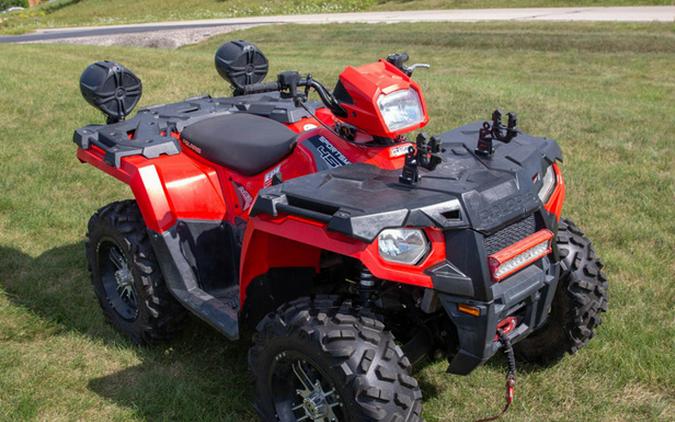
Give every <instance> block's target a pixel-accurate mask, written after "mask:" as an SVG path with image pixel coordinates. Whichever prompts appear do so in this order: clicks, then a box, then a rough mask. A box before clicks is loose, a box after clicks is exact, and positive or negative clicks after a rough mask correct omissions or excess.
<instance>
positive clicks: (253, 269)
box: [240, 216, 445, 305]
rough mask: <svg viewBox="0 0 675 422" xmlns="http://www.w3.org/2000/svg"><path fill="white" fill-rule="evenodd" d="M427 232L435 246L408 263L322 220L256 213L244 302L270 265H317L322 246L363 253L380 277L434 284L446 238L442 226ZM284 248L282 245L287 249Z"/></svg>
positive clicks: (244, 266) (249, 230) (244, 256)
mask: <svg viewBox="0 0 675 422" xmlns="http://www.w3.org/2000/svg"><path fill="white" fill-rule="evenodd" d="M425 232H426V235H427V237H428V239H429V241H430V243H431V251H430V252H429V254H427V256H426V257H424V259H423V260H422V262H420V263H419V264H417V265H403V264H395V263H392V262H388V261H385V260H383V259H382V258H381V257H380V255H379V253H378V244H377V240H376V241H375V242H372V243H365V242H363V241H361V240H358V239H355V238H352V237H348V236H345V235H342V234H339V233H335V232H330V231H328V230H327V229H326V225H325V224H323V223H320V222H317V221H314V220H309V219H305V218H302V217H297V216H280V217H277V218H270V217H267V216H259V217H258V216H256V217H253V218H251V219H250V220H249V224H248V226H247V227H246V234H245V236H244V247H243V250H242V253H241V267H240V268H241V270H240V295H241V303H242V305H243V304H244V303H245V301H246V289H247V287H248V285H249V284H250V283H251V281H253V280H254V279H255V277H257V276H260V275H263V274H265V273H267V272H268V271H269V269H270V268H275V267H293V266H298V267H308V268H315V269H317V271H318V269H319V259H320V256H321V251H322V250H323V251H330V252H335V253H337V254H339V255H344V256H348V257H352V258H356V259H358V260H359V261H361V262H362V263H363V265H365V266H366V267H367V268H368V270H370V272H371V273H373V275H374V276H375V277H377V278H379V279H382V280H388V281H394V282H399V283H405V284H411V285H414V286H419V287H425V288H431V287H433V285H432V281H431V277H430V276H429V275H427V274H425V271H426V270H427V269H428V268H430V267H432V266H434V265H436V264H438V263H439V262H441V261H443V260H444V259H445V240H444V238H443V234H442V232H441V231H440V230H436V229H427V230H425ZM279 251H283V255H282V254H280V253H279Z"/></svg>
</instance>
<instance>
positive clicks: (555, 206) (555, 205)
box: [544, 163, 565, 221]
mask: <svg viewBox="0 0 675 422" xmlns="http://www.w3.org/2000/svg"><path fill="white" fill-rule="evenodd" d="M553 170H554V171H555V177H556V186H555V189H554V190H553V193H552V194H551V197H550V198H549V199H548V202H546V204H545V205H544V208H546V211H548V212H550V213H552V214H555V216H556V218H557V219H558V221H560V216H561V215H562V208H563V203H564V202H565V179H564V178H563V175H562V171H560V167H559V166H558V163H553Z"/></svg>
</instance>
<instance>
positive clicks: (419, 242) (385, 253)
mask: <svg viewBox="0 0 675 422" xmlns="http://www.w3.org/2000/svg"><path fill="white" fill-rule="evenodd" d="M377 244H378V249H379V251H380V256H381V257H382V259H384V260H386V261H390V262H397V263H400V264H409V265H414V264H417V263H418V262H419V261H420V260H421V259H422V258H423V257H424V255H426V254H427V252H429V242H427V238H426V236H425V235H424V233H423V232H422V230H417V229H386V230H382V231H381V232H380V234H379V236H378V237H377Z"/></svg>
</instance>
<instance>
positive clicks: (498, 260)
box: [488, 229, 553, 282]
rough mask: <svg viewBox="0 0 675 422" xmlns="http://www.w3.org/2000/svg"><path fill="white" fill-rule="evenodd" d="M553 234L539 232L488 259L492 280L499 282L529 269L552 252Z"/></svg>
mask: <svg viewBox="0 0 675 422" xmlns="http://www.w3.org/2000/svg"><path fill="white" fill-rule="evenodd" d="M551 239H553V232H552V231H550V230H547V229H543V230H539V231H538V232H536V233H534V234H533V235H531V236H528V237H526V238H525V239H523V240H520V241H518V242H516V243H514V244H513V245H511V246H509V247H507V248H504V249H502V250H501V251H499V252H496V253H494V254H492V255H490V256H489V257H488V265H489V266H490V272H491V273H492V279H493V280H494V281H495V282H497V281H501V280H503V279H505V278H506V277H508V276H510V275H511V274H513V273H515V272H516V271H518V270H520V269H522V268H524V267H527V266H528V265H530V264H532V263H533V262H535V261H537V260H539V259H541V258H543V257H545V256H546V255H548V254H549V253H550V252H551Z"/></svg>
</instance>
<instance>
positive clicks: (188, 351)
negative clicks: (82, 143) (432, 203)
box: [0, 242, 255, 421]
mask: <svg viewBox="0 0 675 422" xmlns="http://www.w3.org/2000/svg"><path fill="white" fill-rule="evenodd" d="M0 287H2V288H3V289H4V290H5V292H6V293H7V297H8V298H9V300H10V301H11V302H13V303H14V304H15V305H16V306H18V307H21V308H24V309H27V310H29V311H30V312H31V313H33V314H35V315H37V316H38V317H40V318H41V319H43V320H44V321H45V322H46V323H47V325H48V326H51V327H53V330H51V331H50V332H51V333H54V334H56V335H58V334H59V333H67V332H75V333H79V334H82V335H85V336H87V337H89V338H91V339H92V340H94V341H95V342H97V343H102V345H103V346H104V347H107V348H108V349H109V350H113V351H114V350H120V351H122V350H124V349H126V350H132V351H133V353H135V354H136V356H137V357H138V359H139V360H140V361H141V362H142V363H141V364H139V365H136V366H131V367H128V368H126V369H124V370H121V371H119V372H116V373H112V374H108V375H106V376H103V377H100V378H94V379H91V380H89V382H88V387H89V389H90V390H92V391H93V392H95V393H97V394H98V395H100V396H101V397H104V398H105V399H107V400H110V401H112V402H114V403H117V404H118V405H120V406H122V407H125V408H128V409H129V410H131V412H132V413H133V414H135V415H136V416H138V417H140V418H143V419H147V420H237V421H240V420H253V419H254V418H255V417H254V414H253V410H252V406H251V401H252V398H253V387H252V380H251V379H250V377H249V375H248V372H247V363H246V352H247V348H248V344H249V341H248V339H245V340H243V341H240V342H236V343H233V342H229V341H227V340H226V339H224V338H223V337H222V336H220V335H219V334H218V333H217V332H216V331H214V330H213V329H211V328H210V327H209V326H207V325H206V324H205V323H203V322H201V321H200V320H198V319H196V318H190V319H189V320H188V322H187V324H186V327H185V330H184V331H183V332H182V334H181V335H179V336H178V337H177V338H176V339H175V340H173V341H171V342H170V343H165V344H160V345H157V346H153V347H137V346H134V345H132V344H131V343H129V342H128V341H127V340H126V339H125V338H124V337H122V336H121V335H119V334H118V333H117V332H116V331H114V329H113V328H112V327H110V326H109V325H108V324H106V323H105V322H104V318H103V316H102V314H101V312H100V309H99V306H98V302H97V301H96V298H95V296H94V294H93V291H92V289H91V286H90V282H89V275H88V272H87V270H86V261H85V258H84V244H83V242H78V243H73V244H68V245H64V246H60V247H57V248H53V249H50V250H48V251H46V252H44V253H42V254H41V255H39V256H37V257H35V258H33V257H31V256H30V255H27V254H25V253H23V252H21V251H19V250H16V249H14V248H9V247H5V246H0ZM125 355H127V356H128V353H125ZM106 356H108V358H109V356H110V354H109V353H107V354H106ZM109 359H110V358H109ZM112 360H113V362H114V357H113V358H112ZM120 362H123V361H118V362H115V363H116V364H117V366H119V364H120Z"/></svg>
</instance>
